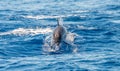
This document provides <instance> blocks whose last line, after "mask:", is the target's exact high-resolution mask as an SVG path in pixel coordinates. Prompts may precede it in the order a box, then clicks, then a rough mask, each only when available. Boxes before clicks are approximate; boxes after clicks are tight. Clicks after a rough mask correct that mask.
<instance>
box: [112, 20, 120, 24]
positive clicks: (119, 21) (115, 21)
mask: <svg viewBox="0 0 120 71" xmlns="http://www.w3.org/2000/svg"><path fill="white" fill-rule="evenodd" d="M112 22H113V23H116V24H120V20H113V21H112Z"/></svg>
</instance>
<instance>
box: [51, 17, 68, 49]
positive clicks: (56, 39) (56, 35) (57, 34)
mask: <svg viewBox="0 0 120 71" xmlns="http://www.w3.org/2000/svg"><path fill="white" fill-rule="evenodd" d="M65 38H66V29H65V27H64V26H63V25H62V23H61V18H59V19H58V20H57V27H56V28H55V29H54V31H53V42H52V45H51V48H54V47H53V46H54V45H56V46H59V45H60V43H61V42H62V41H64V39H65Z"/></svg>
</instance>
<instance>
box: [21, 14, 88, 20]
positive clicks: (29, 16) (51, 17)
mask: <svg viewBox="0 0 120 71" xmlns="http://www.w3.org/2000/svg"><path fill="white" fill-rule="evenodd" d="M74 16H78V15H77V14H74V15H73V14H69V15H59V16H52V15H51V16H48V15H37V16H32V15H28V16H23V17H24V18H31V19H55V18H60V17H74ZM79 17H81V18H83V17H86V16H79Z"/></svg>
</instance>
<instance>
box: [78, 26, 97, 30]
mask: <svg viewBox="0 0 120 71" xmlns="http://www.w3.org/2000/svg"><path fill="white" fill-rule="evenodd" d="M77 27H78V28H79V29H82V30H94V29H97V28H95V27H84V26H79V25H78V26H77Z"/></svg>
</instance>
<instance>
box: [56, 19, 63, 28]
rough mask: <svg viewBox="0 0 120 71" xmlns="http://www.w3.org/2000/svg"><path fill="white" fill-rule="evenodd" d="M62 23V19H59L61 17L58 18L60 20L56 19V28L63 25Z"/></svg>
mask: <svg viewBox="0 0 120 71" xmlns="http://www.w3.org/2000/svg"><path fill="white" fill-rule="evenodd" d="M62 21H63V20H62V18H61V17H60V18H58V19H57V25H58V26H59V25H63V24H62Z"/></svg>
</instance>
